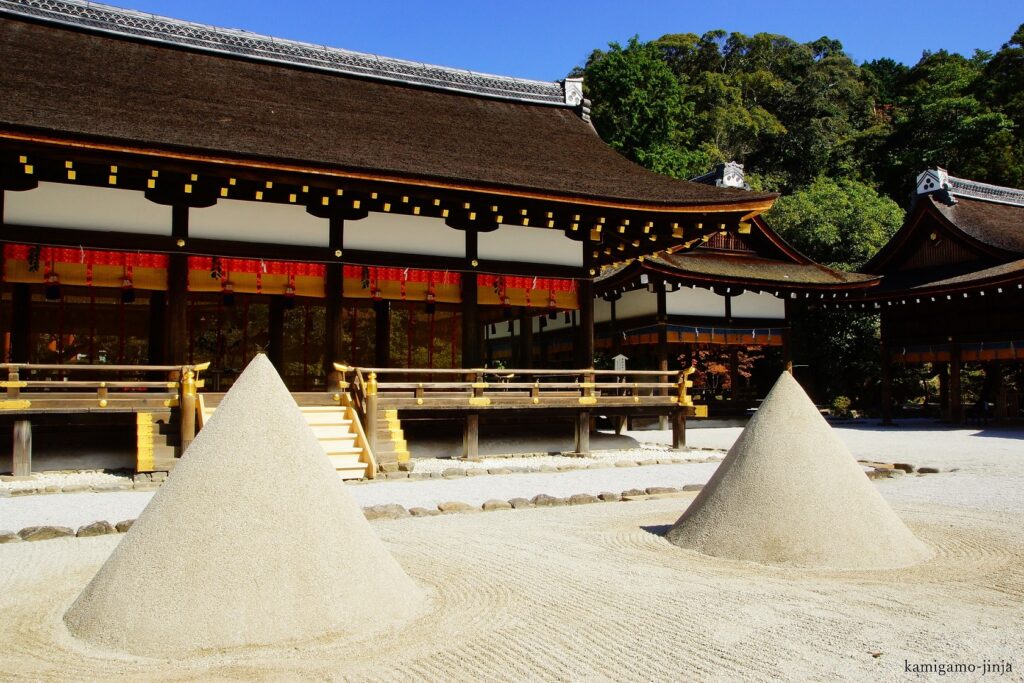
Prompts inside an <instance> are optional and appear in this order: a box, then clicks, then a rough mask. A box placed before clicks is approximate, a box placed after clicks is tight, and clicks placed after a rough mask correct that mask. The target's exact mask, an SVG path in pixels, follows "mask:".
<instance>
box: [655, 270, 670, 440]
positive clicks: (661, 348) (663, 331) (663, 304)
mask: <svg viewBox="0 0 1024 683" xmlns="http://www.w3.org/2000/svg"><path fill="white" fill-rule="evenodd" d="M656 284H657V285H658V291H657V297H658V303H657V306H658V307H657V311H658V369H659V370H663V371H665V373H666V374H664V375H662V376H661V377H659V378H658V381H659V382H668V374H667V373H668V313H667V311H668V302H667V301H666V293H665V287H664V286H662V285H661V284H660V283H656ZM658 395H659V396H668V389H665V388H661V389H658ZM667 428H668V418H667V416H665V415H659V416H658V429H667Z"/></svg>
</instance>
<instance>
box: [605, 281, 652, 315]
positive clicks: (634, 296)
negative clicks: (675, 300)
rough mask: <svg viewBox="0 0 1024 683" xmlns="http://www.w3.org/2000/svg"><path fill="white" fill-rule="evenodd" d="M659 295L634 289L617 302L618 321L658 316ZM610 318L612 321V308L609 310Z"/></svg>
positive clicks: (616, 313)
mask: <svg viewBox="0 0 1024 683" xmlns="http://www.w3.org/2000/svg"><path fill="white" fill-rule="evenodd" d="M657 313H658V295H657V294H655V293H654V292H648V291H647V290H646V289H634V290H632V291H629V292H625V293H623V295H622V297H621V298H620V299H619V300H618V301H616V302H615V318H616V320H628V319H629V318H638V317H640V316H642V315H657ZM608 317H609V319H611V307H610V306H609V308H608Z"/></svg>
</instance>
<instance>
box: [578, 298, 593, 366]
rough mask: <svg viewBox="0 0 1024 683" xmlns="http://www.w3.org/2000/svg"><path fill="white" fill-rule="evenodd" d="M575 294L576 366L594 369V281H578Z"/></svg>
mask: <svg viewBox="0 0 1024 683" xmlns="http://www.w3.org/2000/svg"><path fill="white" fill-rule="evenodd" d="M576 293H577V296H578V297H579V307H580V325H579V327H578V328H577V329H576V334H577V340H576V353H577V355H576V365H577V366H578V367H580V368H593V367H594V281H593V280H592V279H590V278H585V279H582V280H578V281H577V283H576Z"/></svg>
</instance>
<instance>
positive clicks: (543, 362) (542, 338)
mask: <svg viewBox="0 0 1024 683" xmlns="http://www.w3.org/2000/svg"><path fill="white" fill-rule="evenodd" d="M544 316H545V317H543V318H541V320H542V321H545V322H547V313H545V314H544ZM544 330H545V328H543V327H541V328H538V330H537V347H538V348H539V349H540V366H541V367H542V368H546V367H548V336H549V335H548V333H547V332H545V331H544Z"/></svg>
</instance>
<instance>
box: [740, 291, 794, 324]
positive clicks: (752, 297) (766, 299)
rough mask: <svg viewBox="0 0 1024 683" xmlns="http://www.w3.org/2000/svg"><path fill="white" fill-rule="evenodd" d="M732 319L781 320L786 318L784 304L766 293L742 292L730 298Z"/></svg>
mask: <svg viewBox="0 0 1024 683" xmlns="http://www.w3.org/2000/svg"><path fill="white" fill-rule="evenodd" d="M732 317H733V318H769V319H772V320H783V319H785V317H786V302H785V301H784V300H782V299H777V298H775V297H774V296H772V295H771V294H768V293H767V292H760V293H755V292H744V293H743V294H740V295H739V296H734V297H733V298H732Z"/></svg>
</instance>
